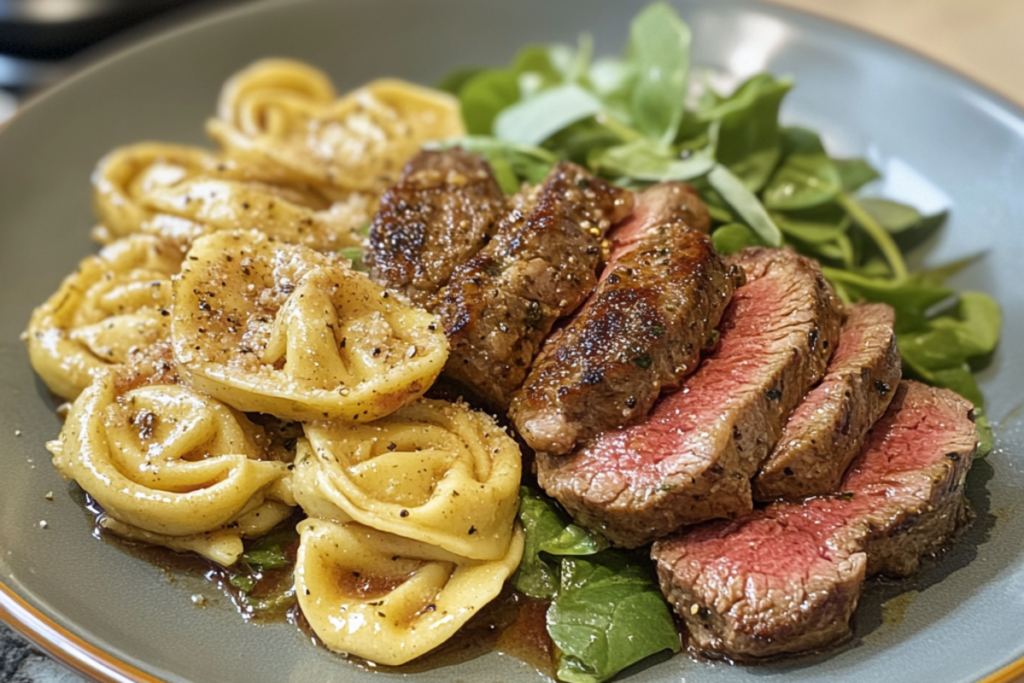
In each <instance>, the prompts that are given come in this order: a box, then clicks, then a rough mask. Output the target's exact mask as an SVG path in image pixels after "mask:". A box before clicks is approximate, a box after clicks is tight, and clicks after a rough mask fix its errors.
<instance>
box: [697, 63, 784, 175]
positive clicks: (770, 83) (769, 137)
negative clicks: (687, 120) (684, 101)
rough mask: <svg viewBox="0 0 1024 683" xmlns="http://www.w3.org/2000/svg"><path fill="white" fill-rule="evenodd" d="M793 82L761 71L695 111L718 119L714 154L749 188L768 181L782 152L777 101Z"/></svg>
mask: <svg viewBox="0 0 1024 683" xmlns="http://www.w3.org/2000/svg"><path fill="white" fill-rule="evenodd" d="M792 86H793V83H792V81H789V80H786V79H776V78H774V77H772V76H769V75H768V74H761V75H758V76H754V77H752V78H751V79H749V80H748V81H746V82H745V83H743V84H742V85H741V86H740V87H739V88H738V89H737V91H736V92H735V93H734V94H732V95H731V96H729V97H728V98H726V99H724V100H722V101H720V102H718V103H716V104H715V105H714V106H713V107H711V108H709V109H707V110H705V111H702V112H701V111H698V114H699V115H700V117H701V118H702V119H704V120H706V121H715V122H716V123H717V143H716V146H715V158H716V159H717V160H718V162H719V163H721V164H723V165H725V166H727V167H729V170H730V171H732V173H733V174H734V175H735V176H736V177H738V178H739V179H740V180H741V181H742V182H743V185H744V186H745V187H746V188H747V189H748V190H749V191H751V192H758V191H759V190H760V189H761V188H762V187H763V186H764V184H765V183H766V182H768V179H769V178H770V177H771V175H772V172H773V171H774V170H775V166H776V164H777V163H778V162H779V159H780V157H781V155H782V144H781V139H780V135H779V105H780V104H781V103H782V98H783V97H784V96H785V95H786V93H787V92H789V89H790V88H791V87H792Z"/></svg>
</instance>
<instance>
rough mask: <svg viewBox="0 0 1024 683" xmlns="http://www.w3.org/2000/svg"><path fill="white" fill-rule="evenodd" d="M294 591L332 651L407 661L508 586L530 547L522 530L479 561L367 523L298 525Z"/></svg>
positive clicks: (389, 662)
mask: <svg viewBox="0 0 1024 683" xmlns="http://www.w3.org/2000/svg"><path fill="white" fill-rule="evenodd" d="M299 533H300V535H301V541H300V543H299V552H298V557H297V559H296V563H295V592H296V595H297V596H298V601H299V607H300V608H301V609H302V613H303V615H305V617H306V620H307V621H308V622H309V625H310V627H311V628H312V629H313V632H314V633H316V635H317V636H318V637H319V638H320V640H321V641H323V643H324V644H325V645H326V646H327V647H329V648H330V649H332V650H335V651H338V652H344V653H349V654H353V655H356V656H359V657H363V658H365V659H369V660H371V661H374V662H378V663H380V664H387V665H392V666H394V665H398V664H404V663H406V662H408V661H410V660H412V659H415V658H416V657H418V656H420V655H422V654H425V653H427V652H429V651H430V650H432V649H434V648H435V647H437V646H438V645H440V644H441V643H443V642H444V641H445V640H447V639H448V638H450V637H451V636H452V635H454V634H455V632H456V631H457V630H458V629H459V627H461V626H462V625H463V624H464V623H466V621H467V620H469V618H470V617H472V616H473V615H474V614H476V613H477V612H479V610H480V608H481V607H483V606H484V605H485V604H487V603H488V602H490V601H491V600H493V599H494V598H495V597H497V595H498V594H499V593H500V592H501V588H502V585H503V584H504V582H505V579H507V578H508V577H509V576H510V575H511V574H512V572H513V571H515V568H516V567H517V566H518V565H519V560H520V559H521V557H522V554H523V532H522V530H521V529H518V528H517V529H516V530H515V532H514V533H513V535H512V542H511V543H510V544H509V547H508V551H507V552H506V553H505V555H504V556H503V557H501V558H500V559H497V560H490V561H473V560H468V559H466V558H462V557H459V556H458V555H453V554H451V553H449V552H446V551H444V550H441V549H439V548H436V547H434V546H431V545H428V544H425V543H420V542H419V541H413V540H410V539H407V538H402V537H399V536H392V535H390V534H387V533H384V532H381V531H375V530H373V529H370V528H368V527H364V526H362V525H360V524H336V523H334V522H329V521H325V520H321V519H307V520H305V521H303V522H301V523H300V524H299Z"/></svg>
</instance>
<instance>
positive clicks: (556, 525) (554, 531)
mask: <svg viewBox="0 0 1024 683" xmlns="http://www.w3.org/2000/svg"><path fill="white" fill-rule="evenodd" d="M519 500H520V502H519V522H520V524H522V525H523V529H524V530H525V532H526V543H525V547H524V549H523V559H522V561H521V562H520V564H519V569H518V570H516V573H515V574H514V575H513V577H512V585H513V586H514V587H515V588H516V590H518V591H519V592H520V593H523V594H524V595H528V596H530V597H531V598H540V599H544V600H550V599H551V598H553V597H555V595H556V594H557V593H558V588H559V581H560V578H559V564H558V560H557V559H555V558H552V557H548V556H551V555H591V554H593V553H596V552H598V551H600V550H603V549H605V548H607V547H608V542H607V541H606V540H605V539H604V538H602V537H600V536H596V535H594V534H592V533H590V532H589V531H587V530H586V529H584V528H583V527H580V526H577V525H575V524H573V523H572V520H570V519H569V518H568V516H567V515H565V513H563V512H562V511H561V510H559V509H558V508H557V507H556V506H555V504H554V503H553V502H552V501H551V500H550V499H548V498H546V497H544V496H542V495H541V494H539V493H535V492H534V491H532V490H531V489H529V488H528V487H526V486H524V487H522V488H521V489H520V491H519ZM541 553H546V554H547V555H548V556H544V555H542V554H541Z"/></svg>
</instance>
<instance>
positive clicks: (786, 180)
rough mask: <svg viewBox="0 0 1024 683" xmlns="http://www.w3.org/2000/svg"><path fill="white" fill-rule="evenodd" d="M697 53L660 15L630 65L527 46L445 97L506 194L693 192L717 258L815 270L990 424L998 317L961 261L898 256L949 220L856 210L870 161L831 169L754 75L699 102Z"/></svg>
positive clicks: (836, 162)
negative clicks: (694, 77) (552, 173)
mask: <svg viewBox="0 0 1024 683" xmlns="http://www.w3.org/2000/svg"><path fill="white" fill-rule="evenodd" d="M690 42H691V35H690V31H689V29H688V28H687V27H686V25H685V24H684V23H683V22H682V21H681V20H680V19H679V17H678V16H677V15H676V14H675V12H674V10H673V9H672V8H671V7H670V6H669V5H667V4H665V3H662V2H658V3H655V4H652V5H649V6H648V7H647V8H646V9H644V10H643V11H642V12H641V13H640V14H639V15H638V16H637V17H636V18H635V19H634V21H633V23H632V25H631V27H630V35H629V45H628V48H627V50H626V52H625V53H624V54H623V55H621V56H620V57H617V58H601V59H597V60H592V59H591V57H592V49H593V48H592V45H591V41H590V39H589V38H584V39H581V41H580V44H579V46H577V48H575V49H574V48H572V47H568V46H557V45H556V46H529V47H526V48H523V49H522V50H521V51H520V52H519V54H518V55H516V58H515V59H514V60H513V61H512V64H511V65H509V66H508V67H504V68H498V69H468V70H460V71H458V72H455V73H453V74H451V75H450V76H449V77H447V78H446V79H445V81H444V82H443V84H444V86H445V87H447V88H449V89H450V90H453V91H455V92H457V93H458V95H459V98H460V101H461V103H462V108H463V117H464V118H465V121H466V126H467V129H468V130H469V132H470V133H471V134H473V135H474V136H476V137H471V138H467V139H466V140H464V141H458V142H460V143H462V144H464V145H465V146H466V147H467V148H472V147H474V146H475V147H476V148H478V149H480V150H481V151H482V153H484V154H485V156H487V157H488V159H490V160H492V163H493V164H494V167H495V172H496V174H497V175H498V177H499V179H500V182H501V183H502V187H503V188H505V189H506V190H507V191H512V190H513V189H516V188H518V187H519V186H520V185H521V183H523V182H538V181H539V180H540V179H541V178H542V177H543V175H544V173H546V172H547V171H548V170H549V169H550V167H551V165H552V164H553V163H555V161H556V160H558V159H569V160H572V161H575V162H577V163H581V164H585V165H587V166H588V167H589V168H590V169H591V170H592V171H594V172H595V173H598V174H600V175H602V176H604V177H606V178H608V179H610V180H613V181H615V182H617V183H619V184H622V185H625V186H630V187H637V186H639V187H642V186H643V185H645V184H646V183H651V182H659V181H665V180H682V181H688V182H691V183H692V184H693V185H694V187H695V188H697V190H698V191H699V192H700V193H701V196H702V197H703V199H704V200H705V202H706V204H707V206H708V211H709V213H710V215H711V217H712V220H713V223H714V225H713V234H712V240H713V241H714V244H715V245H716V248H718V249H719V250H720V251H722V252H723V253H731V252H732V251H735V250H737V249H741V248H743V247H745V246H750V245H755V244H762V245H769V246H778V245H782V244H784V245H787V246H789V247H792V248H794V249H796V250H797V251H799V252H800V253H802V254H805V255H807V256H810V257H812V258H815V259H817V260H818V261H820V262H821V264H822V265H823V267H824V268H825V272H826V275H827V276H828V278H829V280H831V282H832V284H833V286H834V287H835V289H836V292H837V293H838V294H839V296H840V297H841V298H842V299H843V300H844V301H845V302H847V303H853V302H856V301H861V300H866V301H880V302H884V303H888V304H890V305H891V306H893V308H894V309H895V310H896V314H897V329H898V332H899V334H900V336H901V341H900V348H901V352H902V354H903V359H904V362H905V364H906V366H907V368H908V371H909V374H910V375H911V376H916V377H918V378H920V379H923V380H924V381H927V382H931V383H934V384H938V385H940V386H947V387H950V388H953V389H954V390H957V391H960V392H961V393H964V394H965V395H968V398H970V399H971V400H972V401H974V402H975V404H976V406H977V409H978V412H979V415H984V406H983V403H982V401H981V394H980V392H978V391H977V386H976V384H975V383H974V380H973V378H972V377H971V372H972V371H977V370H978V369H980V368H982V367H984V365H985V363H986V362H987V361H988V359H989V358H990V357H991V354H992V350H993V349H994V348H995V346H996V345H997V343H998V337H999V329H1000V325H1001V315H1000V312H999V307H998V305H997V304H996V303H995V302H994V301H992V300H991V298H984V299H983V298H981V297H982V296H983V295H980V294H974V293H965V294H963V295H961V296H959V297H958V296H957V294H956V292H954V291H953V290H952V289H950V288H948V287H947V286H946V285H945V280H946V278H948V277H949V276H950V275H952V274H953V273H954V272H956V270H958V269H959V268H961V267H962V266H963V265H964V264H963V263H961V262H957V263H954V264H948V266H941V267H939V268H935V269H931V270H929V271H919V272H911V270H910V268H908V266H907V263H906V259H905V257H904V254H905V253H906V252H908V251H909V250H911V249H914V248H916V247H919V246H920V245H921V244H923V243H924V242H926V241H927V240H928V238H929V237H931V236H932V235H933V234H934V233H935V232H936V230H938V229H939V228H940V227H941V226H942V224H943V223H944V222H945V219H946V213H945V212H939V213H935V214H931V215H925V214H922V213H921V212H920V211H918V210H917V209H916V208H914V207H912V206H909V205H907V204H903V203H900V202H896V201H893V200H891V199H886V198H882V197H866V196H860V195H859V194H858V193H859V192H861V191H862V189H863V188H865V187H866V186H869V185H870V184H871V183H872V181H874V180H876V179H877V178H879V173H878V171H877V170H876V169H875V168H874V167H873V166H872V165H871V164H870V163H868V162H867V161H865V160H863V159H840V158H835V157H832V156H831V155H830V154H829V153H828V150H827V149H826V145H825V144H824V142H823V141H822V138H821V136H820V135H818V134H817V133H816V132H815V131H812V130H809V129H806V128H800V127H793V126H781V125H780V123H779V110H780V107H781V105H782V102H783V100H784V98H785V96H786V94H787V93H788V92H789V90H790V89H791V88H792V87H793V83H792V81H791V80H789V79H786V78H776V77H774V76H772V75H769V74H757V75H755V76H752V77H751V78H749V79H747V80H746V81H744V82H743V83H741V84H740V85H739V86H738V87H737V88H736V89H735V90H734V91H733V92H731V93H726V94H722V93H718V92H715V91H714V90H712V89H711V88H708V87H706V86H705V87H704V88H703V91H701V92H695V93H690V91H689V82H690V80H691V74H690V57H689V49H690ZM691 94H695V95H696V96H695V98H694V99H693V100H692V102H693V103H692V104H691V105H688V104H687V99H688V97H689V96H690V95H691ZM481 136H482V137H481ZM484 141H489V142H484ZM947 304H948V305H952V306H953V308H952V309H949V310H939V309H941V308H942V306H944V305H947ZM985 424H987V423H985V421H984V419H983V418H982V419H981V420H979V425H980V426H982V427H983V426H984V425H985Z"/></svg>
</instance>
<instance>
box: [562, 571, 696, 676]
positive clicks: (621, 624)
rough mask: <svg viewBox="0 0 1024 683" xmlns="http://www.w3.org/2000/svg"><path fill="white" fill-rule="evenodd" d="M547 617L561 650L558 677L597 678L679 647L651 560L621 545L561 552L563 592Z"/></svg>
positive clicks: (676, 650)
mask: <svg viewBox="0 0 1024 683" xmlns="http://www.w3.org/2000/svg"><path fill="white" fill-rule="evenodd" d="M547 623H548V632H549V633H550V634H551V638H552V640H553V641H554V642H555V645H556V646H557V647H558V649H559V652H560V659H559V662H558V677H559V678H560V679H562V680H564V681H569V682H570V683H599V682H600V681H604V680H607V679H608V678H611V677H612V676H614V675H615V674H616V673H618V672H619V671H621V670H622V669H624V668H626V667H628V666H630V665H631V664H635V663H636V662H639V661H640V660H642V659H645V658H646V657H649V656H650V655H652V654H655V653H657V652H661V651H664V650H668V651H670V652H678V651H679V648H680V642H679V634H678V633H677V632H676V629H675V625H674V623H673V620H672V616H671V614H670V613H669V609H668V605H667V604H666V603H665V600H664V598H663V597H662V595H661V591H660V590H659V589H658V586H657V583H656V582H655V581H654V580H653V578H652V577H651V573H650V565H649V561H647V560H646V558H644V557H640V556H631V555H629V554H627V553H624V552H621V551H604V552H603V553H600V554H598V555H594V556H591V557H574V558H563V559H562V586H561V592H560V593H559V595H558V596H557V597H556V598H555V599H554V601H553V602H552V603H551V608H550V609H549V610H548V615H547Z"/></svg>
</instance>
